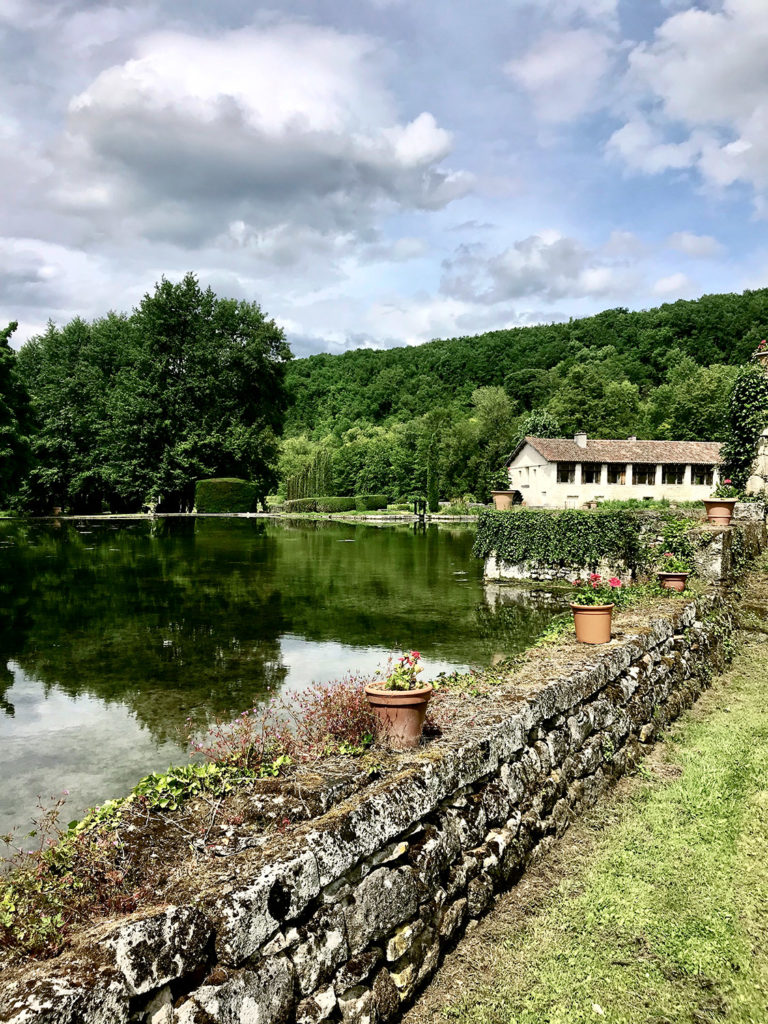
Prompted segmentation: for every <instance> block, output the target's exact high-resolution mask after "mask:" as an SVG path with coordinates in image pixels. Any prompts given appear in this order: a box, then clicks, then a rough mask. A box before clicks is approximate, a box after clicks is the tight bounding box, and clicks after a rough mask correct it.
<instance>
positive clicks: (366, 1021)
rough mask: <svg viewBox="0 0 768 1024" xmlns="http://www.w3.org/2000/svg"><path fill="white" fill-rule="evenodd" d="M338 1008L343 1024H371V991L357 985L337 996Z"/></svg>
mask: <svg viewBox="0 0 768 1024" xmlns="http://www.w3.org/2000/svg"><path fill="white" fill-rule="evenodd" d="M339 1009H340V1010H341V1018H342V1020H343V1021H344V1024H372V1021H373V993H372V992H371V990H370V989H369V988H363V987H362V986H358V987H357V988H352V989H350V990H349V991H348V992H345V993H344V994H343V995H340V996H339Z"/></svg>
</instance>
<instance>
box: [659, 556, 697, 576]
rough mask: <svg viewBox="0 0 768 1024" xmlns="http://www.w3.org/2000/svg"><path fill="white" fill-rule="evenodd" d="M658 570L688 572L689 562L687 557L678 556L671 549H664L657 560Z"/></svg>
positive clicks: (689, 569) (689, 568)
mask: <svg viewBox="0 0 768 1024" xmlns="http://www.w3.org/2000/svg"><path fill="white" fill-rule="evenodd" d="M658 569H659V572H690V571H691V563H690V562H689V561H688V559H687V558H680V557H679V556H678V555H676V554H675V553H674V552H673V551H665V552H664V553H663V554H662V555H661V557H660V558H659V561H658Z"/></svg>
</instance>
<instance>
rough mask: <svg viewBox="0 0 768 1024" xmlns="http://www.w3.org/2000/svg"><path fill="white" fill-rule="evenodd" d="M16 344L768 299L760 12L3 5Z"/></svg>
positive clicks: (7, 282) (311, 341)
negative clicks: (208, 312) (203, 320)
mask: <svg viewBox="0 0 768 1024" xmlns="http://www.w3.org/2000/svg"><path fill="white" fill-rule="evenodd" d="M0 145H1V146H2V154H3V158H2V160H1V161H0V323H6V322H8V321H10V320H18V321H19V329H18V331H17V333H16V335H15V336H14V342H15V343H16V344H18V343H20V342H22V341H24V340H25V339H27V338H28V337H30V336H33V335H34V334H36V333H38V332H40V331H41V330H42V329H44V327H45V324H46V322H47V321H48V320H49V319H50V320H53V321H55V322H56V323H58V324H63V323H65V322H66V321H68V320H69V319H71V318H72V317H73V316H76V315H81V316H85V317H87V318H89V319H90V318H93V317H97V316H101V315H104V314H105V313H107V312H108V311H109V310H117V311H126V312H127V311H129V310H130V309H131V308H132V307H133V306H135V305H136V303H137V302H139V301H140V300H141V297H142V295H144V294H145V293H146V292H147V291H150V290H151V289H152V288H153V286H154V284H155V282H156V281H158V280H159V279H160V278H161V276H163V275H165V276H166V277H168V278H170V279H173V280H176V279H178V278H180V277H181V276H182V275H183V274H184V273H185V272H187V271H190V270H191V271H194V272H195V273H196V274H197V275H198V277H199V279H200V281H201V283H202V284H204V285H210V286H211V287H213V289H214V290H215V291H216V292H217V293H218V294H219V295H225V296H232V297H235V298H242V299H247V300H249V301H256V302H259V303H260V304H261V306H262V308H263V310H264V311H265V312H266V313H267V314H268V315H269V316H272V317H274V318H275V319H276V320H277V321H278V323H280V324H281V325H282V326H283V327H284V329H285V331H286V336H287V338H288V340H289V342H290V344H291V347H292V349H293V351H294V353H295V354H296V355H298V356H303V355H308V354H311V353H314V352H322V351H328V352H342V351H344V350H345V349H348V348H359V347H362V346H365V347H376V348H382V347H391V346H394V345H405V344H409V345H410V344H420V343H422V342H424V341H428V340H430V339H431V338H435V337H451V336H456V335H470V334H477V333H481V332H483V331H486V330H490V329H496V328H503V327H510V326H515V325H521V324H529V323H538V322H549V321H558V320H564V319H568V318H569V317H572V316H584V315H587V314H589V313H591V312H596V311H598V310H600V309H605V308H610V307H615V306H628V307H630V308H633V309H637V308H647V307H649V306H655V305H658V304H659V303H661V302H666V301H674V300H676V299H679V298H694V297H696V296H698V295H701V294H703V293H706V292H721V291H741V290H743V289H744V288H755V287H763V286H766V285H768V242H767V241H766V231H767V229H768V0H698V2H693V0H482V3H469V2H467V0H281V2H280V3H279V4H268V3H262V2H260V0H250V2H248V3H246V2H244V0H217V2H209V0H155V2H152V0H131V2H130V3H125V4H119V3H108V2H100V0H0Z"/></svg>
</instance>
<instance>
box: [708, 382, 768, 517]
mask: <svg viewBox="0 0 768 1024" xmlns="http://www.w3.org/2000/svg"><path fill="white" fill-rule="evenodd" d="M728 418H729V431H728V440H727V441H726V443H725V444H724V445H723V449H722V453H721V454H722V459H723V463H724V465H725V466H726V467H727V470H728V472H729V474H730V478H731V481H732V483H733V484H734V485H735V487H736V488H737V494H736V495H721V494H717V492H715V497H718V498H720V497H731V496H733V497H735V496H738V491H739V490H744V488H745V487H746V484H747V480H748V479H749V477H750V475H751V473H752V467H753V465H754V463H755V459H756V458H757V451H758V445H759V443H760V437H761V435H762V432H763V430H765V427H766V425H767V424H768V376H766V373H765V370H764V369H763V367H762V366H760V365H759V364H758V363H750V364H749V365H748V366H744V367H743V368H742V369H741V370H740V371H739V375H738V376H737V378H736V381H735V383H734V385H733V390H732V391H731V399H730V408H729V413H728Z"/></svg>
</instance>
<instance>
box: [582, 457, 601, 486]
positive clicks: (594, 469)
mask: <svg viewBox="0 0 768 1024" xmlns="http://www.w3.org/2000/svg"><path fill="white" fill-rule="evenodd" d="M602 468H603V467H602V466H601V464H600V463H599V462H582V464H581V482H582V483H583V484H599V483H600V470H601V469H602Z"/></svg>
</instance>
